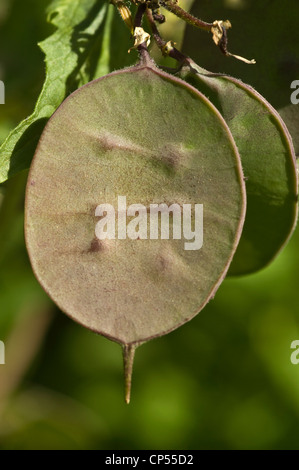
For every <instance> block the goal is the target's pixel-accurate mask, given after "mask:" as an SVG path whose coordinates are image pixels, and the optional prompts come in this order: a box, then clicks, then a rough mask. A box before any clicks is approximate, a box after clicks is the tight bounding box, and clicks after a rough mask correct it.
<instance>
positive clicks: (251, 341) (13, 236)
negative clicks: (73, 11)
mask: <svg viewBox="0 0 299 470" xmlns="http://www.w3.org/2000/svg"><path fill="white" fill-rule="evenodd" d="M48 3H49V2H48V1H46V0H26V2H24V1H23V0H0V80H3V81H4V82H5V85H6V104H5V105H0V142H2V141H3V139H4V138H5V137H6V135H7V134H8V132H9V131H10V130H11V129H12V128H13V127H14V126H15V125H16V124H18V122H19V121H20V120H21V119H23V118H25V117H26V116H27V115H28V114H30V113H31V111H32V109H33V107H34V103H35V100H36V98H37V96H38V94H39V91H40V89H41V86H42V82H43V78H44V63H43V55H42V53H41V52H40V50H39V48H38V47H37V42H38V41H40V40H42V39H44V38H45V37H47V36H48V35H49V34H51V33H52V32H53V28H52V27H50V26H49V25H48V24H47V23H46V15H45V7H46V6H47V4H48ZM287 5H288V8H286V5H284V4H282V3H281V1H276V0H259V1H258V2H257V1H253V0H252V1H250V0H218V1H217V0H196V1H195V2H194V5H193V6H194V11H195V12H196V14H197V15H198V16H200V17H201V18H202V19H204V20H206V21H213V20H214V19H227V18H229V19H230V20H231V22H232V23H233V28H232V30H230V31H229V39H230V42H229V48H230V50H231V52H233V53H236V54H240V55H243V56H245V57H247V58H249V59H251V58H255V59H256V60H257V64H256V65H255V66H252V65H251V66H248V65H245V64H243V63H241V62H237V61H234V59H227V58H225V57H223V56H222V55H221V54H220V52H219V51H218V50H217V48H215V46H213V44H212V41H211V37H210V36H209V35H207V34H206V33H204V32H201V31H198V30H192V28H189V27H187V32H186V37H185V42H184V46H183V50H184V52H185V53H188V54H189V55H191V56H192V57H193V58H194V59H195V60H197V61H198V63H199V64H200V65H201V66H203V67H205V68H207V69H209V70H212V71H213V72H224V71H225V72H228V73H231V74H233V75H235V76H237V77H238V78H242V79H243V80H244V81H246V82H248V83H250V84H251V85H253V86H255V87H256V89H257V90H258V91H259V92H261V93H262V94H264V95H265V97H266V98H267V99H268V100H269V101H270V102H271V103H272V104H273V105H274V106H275V107H276V108H278V109H279V108H281V107H283V106H285V105H288V104H290V94H291V90H290V84H291V82H292V81H293V80H295V79H299V32H298V28H297V24H296V21H297V20H296V19H297V18H298V14H299V4H298V1H297V0H288V2H287ZM118 21H120V20H118ZM119 27H123V25H122V24H121V22H120V23H119ZM167 34H169V32H168V33H167ZM119 47H122V45H121V44H120V45H119ZM298 106H299V105H298ZM249 145H250V143H249ZM26 176H27V175H26V172H24V173H22V174H19V175H18V176H16V177H15V178H13V179H11V180H10V181H8V182H7V183H5V184H3V185H2V186H0V340H2V341H4V342H5V347H6V364H5V365H0V449H167V448H168V449H299V426H298V424H299V364H298V365H293V364H292V363H291V361H290V355H291V352H292V350H291V349H290V345H291V342H292V341H293V340H299V306H298V303H299V302H298V301H299V289H298V279H299V231H298V229H297V231H296V232H295V234H294V236H293V237H292V239H291V241H290V243H289V244H288V246H287V247H286V248H285V249H284V250H283V252H282V253H281V254H280V255H279V256H278V257H277V259H276V260H275V261H274V262H273V263H272V264H271V265H270V266H269V267H267V268H266V269H264V270H263V271H261V272H260V273H258V274H255V275H251V276H246V277H243V278H239V279H227V280H225V281H224V283H223V284H222V285H221V287H220V289H219V291H218V293H217V295H216V297H215V299H214V300H213V301H211V302H210V303H209V305H208V306H207V307H206V308H205V309H204V310H203V311H202V312H201V313H200V315H198V316H197V317H196V318H194V319H193V320H192V321H191V322H189V323H188V324H186V325H185V326H183V327H181V328H179V329H178V330H176V331H174V332H173V333H171V334H169V335H168V336H164V337H161V338H159V339H155V340H152V341H151V342H149V343H147V344H145V345H143V346H141V347H140V349H138V350H137V354H136V362H135V369H134V375H133V390H132V402H131V404H130V405H129V406H127V405H125V403H124V399H123V378H122V359H121V349H120V347H119V346H118V345H117V344H115V343H112V342H110V341H108V340H107V339H105V338H103V337H101V336H97V335H95V334H94V333H91V332H89V331H88V330H86V329H84V328H82V327H81V326H79V325H77V324H76V323H74V322H73V321H71V320H70V319H69V318H68V317H67V316H65V315H64V314H62V313H61V312H59V311H58V309H57V308H56V307H55V306H54V305H53V303H52V302H51V301H50V299H49V298H48V297H47V296H46V294H44V292H43V291H42V289H41V288H40V287H39V285H38V283H37V281H36V280H35V278H34V276H33V274H32V271H31V267H30V264H29V261H28V257H27V254H26V249H25V245H24V237H23V205H24V187H25V182H26Z"/></svg>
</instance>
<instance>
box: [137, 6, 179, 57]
mask: <svg viewBox="0 0 299 470" xmlns="http://www.w3.org/2000/svg"><path fill="white" fill-rule="evenodd" d="M146 16H147V19H148V22H149V24H150V27H151V30H152V35H153V38H154V40H155V42H156V44H157V46H158V47H159V49H160V50H161V52H162V54H163V55H168V56H169V57H172V59H175V60H177V61H178V62H180V63H184V62H186V61H188V57H187V56H185V55H184V54H183V53H182V52H180V51H179V50H178V49H176V48H175V47H174V46H173V45H170V43H169V42H166V41H164V39H162V37H161V35H160V32H159V30H158V28H157V25H156V23H155V20H154V17H153V14H152V11H151V10H150V9H149V8H148V9H147V10H146Z"/></svg>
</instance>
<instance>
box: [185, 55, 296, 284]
mask: <svg viewBox="0 0 299 470" xmlns="http://www.w3.org/2000/svg"><path fill="white" fill-rule="evenodd" d="M181 75H182V76H183V77H184V78H185V79H186V80H187V81H188V82H189V83H191V84H192V85H193V86H195V87H196V88H197V89H198V90H200V91H201V92H202V93H204V94H205V95H206V96H207V97H208V98H209V99H210V100H211V101H212V103H213V104H214V105H215V106H216V107H217V108H218V109H219V111H220V112H221V114H222V116H223V117H224V119H225V121H226V123H227V124H228V126H229V128H230V130H231V132H232V135H233V137H234V139H235V142H236V144H237V147H238V150H239V153H240V156H241V161H242V167H243V171H244V175H245V180H246V193H247V211H246V219H245V224H244V228H243V232H242V237H241V240H240V243H239V246H238V249H237V251H236V254H235V256H234V259H233V261H232V263H231V266H230V269H229V272H228V274H231V275H240V274H248V273H251V272H254V271H257V270H259V269H261V268H263V267H264V266H266V265H267V264H268V263H269V262H270V261H271V260H272V259H273V258H274V257H275V256H276V255H277V253H278V252H279V251H280V250H281V248H282V247H283V246H284V245H285V244H286V242H287V241H288V239H289V237H290V235H291V234H292V232H293V230H294V228H295V225H296V221H297V211H298V181H297V173H296V158H295V153H294V148H293V144H292V139H291V137H290V135H289V132H288V130H287V128H286V126H285V124H284V122H283V121H282V119H281V117H280V116H279V114H278V113H277V111H275V109H274V108H273V107H272V106H271V105H270V104H269V103H268V102H267V101H266V100H265V99H264V98H263V97H262V96H261V95H260V94H259V93H257V92H256V91H255V90H254V89H253V88H252V87H250V86H249V85H246V84H244V83H243V82H241V81H240V80H237V79H235V78H232V77H229V76H227V75H220V74H213V73H210V72H208V71H207V70H204V69H202V68H201V67H199V66H198V65H196V64H192V67H191V68H190V67H184V68H183V69H182V72H181Z"/></svg>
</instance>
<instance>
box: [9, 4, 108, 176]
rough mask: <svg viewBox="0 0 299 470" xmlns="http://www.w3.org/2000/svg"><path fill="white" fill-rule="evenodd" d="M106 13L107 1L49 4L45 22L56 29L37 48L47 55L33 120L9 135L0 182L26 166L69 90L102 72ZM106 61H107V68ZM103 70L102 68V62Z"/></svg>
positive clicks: (22, 124)
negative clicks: (100, 58)
mask: <svg viewBox="0 0 299 470" xmlns="http://www.w3.org/2000/svg"><path fill="white" fill-rule="evenodd" d="M106 11H107V2H106V1H105V0H54V1H53V2H52V3H51V4H50V6H49V9H48V21H49V22H50V23H51V24H53V25H54V26H55V27H56V28H57V29H56V31H55V33H54V34H52V35H51V36H50V37H49V38H47V39H46V40H44V41H42V42H41V43H40V44H39V46H40V48H41V49H42V51H43V52H44V54H45V62H46V78H45V83H44V85H43V89H42V91H41V94H40V96H39V98H38V100H37V103H36V106H35V109H34V112H33V113H32V115H31V116H29V117H28V118H27V119H25V120H24V121H22V122H21V123H20V124H19V125H18V126H17V127H16V128H15V129H14V130H13V131H12V132H11V133H10V134H9V136H8V137H7V139H6V140H5V141H4V143H3V144H2V146H1V148H0V183H2V182H3V181H5V180H7V179H8V178H9V177H11V176H13V175H14V174H15V173H17V172H19V171H21V170H24V169H26V168H28V167H29V165H30V162H31V159H32V157H33V154H34V151H35V148H36V145H37V142H38V140H39V137H40V135H41V132H42V130H43V128H44V126H45V123H46V122H47V120H48V118H49V117H50V116H51V115H52V114H53V112H54V111H55V110H56V109H57V107H58V106H59V105H60V103H61V102H62V101H63V99H64V98H65V97H66V96H67V95H68V94H69V93H70V92H71V91H73V90H74V89H76V88H77V87H78V86H79V85H81V84H83V83H87V82H88V81H89V80H91V79H93V78H94V73H95V71H96V70H97V72H99V71H100V70H101V68H98V69H97V68H96V66H97V64H98V58H99V56H100V51H101V44H102V39H103V24H104V19H105V14H106ZM106 34H107V30H106ZM95 56H96V57H97V60H96V61H95V60H94V57H95ZM108 60H109V57H108V56H107V57H105V61H106V63H107V62H108ZM94 64H95V65H96V66H95V65H94ZM101 67H102V69H103V67H104V69H105V63H103V62H102V63H101ZM106 70H107V65H106V69H105V71H106Z"/></svg>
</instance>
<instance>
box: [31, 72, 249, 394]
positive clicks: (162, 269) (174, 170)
mask: <svg viewBox="0 0 299 470" xmlns="http://www.w3.org/2000/svg"><path fill="white" fill-rule="evenodd" d="M119 196H125V197H126V207H129V205H131V204H142V205H143V206H144V210H145V212H144V213H145V214H148V216H147V217H146V221H145V227H146V234H147V238H144V237H143V236H141V235H140V234H139V235H138V236H139V239H132V238H130V237H129V236H128V235H127V234H126V235H125V239H119V237H118V234H115V239H113V238H112V239H104V240H103V239H99V238H98V237H97V236H96V233H95V229H96V226H97V223H98V222H99V216H96V208H97V206H98V205H100V204H111V205H112V206H113V208H115V214H116V217H117V219H118V221H119V220H120V217H122V215H123V214H125V217H126V212H125V208H119V206H118V204H119V200H118V197H119ZM162 203H164V204H166V205H167V206H168V207H170V205H171V204H173V203H175V204H177V208H179V210H180V213H181V217H183V215H182V212H183V210H184V204H190V205H191V207H192V221H193V222H192V224H194V223H195V219H194V210H195V204H203V245H202V247H201V242H200V241H199V238H200V233H201V228H202V223H201V222H200V221H199V219H197V222H196V228H194V230H196V241H197V242H198V247H197V248H195V249H194V248H188V249H186V245H185V243H186V242H187V239H186V237H185V236H184V234H183V235H182V227H181V222H178V223H179V229H180V233H181V238H179V237H177V238H176V239H173V237H172V229H171V228H170V235H169V239H161V232H160V230H161V227H160V228H159V235H158V239H153V238H150V228H151V225H152V221H151V216H150V214H151V210H152V208H151V204H162ZM166 211H167V208H166V209H165V214H166V215H167V212H166ZM244 216H245V185H244V182H243V175H242V170H241V165H240V160H239V155H238V152H237V148H236V146H235V143H234V141H233V138H232V136H231V133H230V131H229V129H228V127H227V125H226V123H225V121H224V120H223V118H222V117H221V115H220V113H219V112H218V111H217V110H216V108H215V107H214V106H213V105H212V104H211V103H210V102H209V101H208V100H207V99H206V98H205V97H204V96H203V95H202V94H200V93H199V92H197V90H195V89H194V88H193V87H190V86H189V85H188V84H187V83H185V82H183V81H181V80H179V79H177V78H174V77H171V76H170V75H167V74H165V73H164V72H161V71H160V70H158V69H157V68H156V67H155V66H154V65H153V64H151V65H147V66H137V67H134V68H130V69H124V70H121V71H118V72H114V73H112V74H110V75H107V76H106V77H103V78H101V79H99V80H96V81H93V82H91V83H89V84H88V85H86V86H84V87H82V88H80V89H79V90H77V91H76V92H75V93H73V94H72V95H71V96H70V97H69V98H68V99H67V100H65V101H64V103H63V104H62V105H61V106H60V108H59V109H58V110H57V112H56V113H55V115H54V116H53V117H52V118H51V119H50V121H49V123H48V124H47V126H46V129H45V131H44V133H43V135H42V137H41V140H40V144H39V147H38V149H37V152H36V154H35V157H34V160H33V163H32V166H31V170H30V175H29V179H28V185H27V197H26V224H25V231H26V241H27V248H28V252H29V255H30V258H31V263H32V266H33V270H34V272H35V274H36V276H37V278H38V280H39V282H40V283H41V284H42V286H43V287H44V289H45V290H46V291H47V292H48V293H49V295H50V296H51V297H52V299H53V300H54V301H55V302H56V303H57V305H58V306H59V307H60V308H61V309H62V310H63V311H64V312H66V313H67V314H68V315H69V316H71V317H72V318H73V319H75V320H76V321H78V322H79V323H81V324H83V325H84V326H86V327H87V328H90V329H91V330H94V331H96V332H97V333H101V334H103V335H104V336H107V337H108V338H110V339H113V340H115V341H117V342H119V343H121V344H123V345H124V348H125V357H126V359H128V360H127V363H126V375H127V377H129V376H130V374H131V368H132V360H133V353H134V348H135V346H136V344H139V343H140V342H144V341H146V340H149V339H151V338H153V337H156V336H160V335H163V334H166V333H168V332H169V331H171V330H173V329H174V328H177V327H178V326H180V325H181V324H183V323H184V322H186V321H188V320H190V319H191V318H192V317H194V316H195V315H196V314H197V313H198V312H199V311H200V310H201V309H202V308H203V307H204V306H205V305H206V303H207V302H208V301H209V299H211V298H212V297H213V296H214V294H215V292H216V290H217V289H218V287H219V285H220V283H221V282H222V280H223V278H224V277H225V274H226V272H227V269H228V267H229V264H230V262H231V259H232V256H233V253H234V251H235V249H236V247H237V244H238V241H239V238H240V232H241V229H242V226H243V220H244ZM174 217H175V216H174V215H173V216H172V217H170V227H171V220H174ZM101 220H102V219H101ZM133 221H134V219H132V217H129V216H127V220H126V221H125V222H124V223H125V224H129V223H132V222H133ZM117 226H118V224H117V223H116V227H117ZM193 227H194V225H193ZM140 229H141V228H140V226H139V225H138V224H137V227H135V228H134V230H137V231H139V230H140ZM134 233H135V232H134ZM184 233H185V232H184ZM136 236H137V235H136ZM192 242H194V239H193V240H192ZM128 387H129V386H128Z"/></svg>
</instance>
